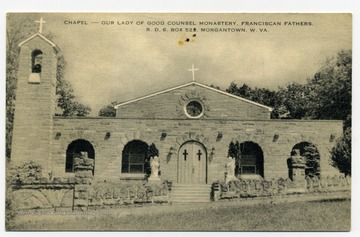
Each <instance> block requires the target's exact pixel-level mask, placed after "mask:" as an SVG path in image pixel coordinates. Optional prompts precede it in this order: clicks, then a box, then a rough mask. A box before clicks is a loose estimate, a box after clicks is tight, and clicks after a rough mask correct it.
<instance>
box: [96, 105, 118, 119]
mask: <svg viewBox="0 0 360 237" xmlns="http://www.w3.org/2000/svg"><path fill="white" fill-rule="evenodd" d="M99 116H100V117H115V116H116V109H115V108H114V104H113V103H111V104H109V105H105V106H104V107H102V108H101V109H100V111H99Z"/></svg>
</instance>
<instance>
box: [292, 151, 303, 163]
mask: <svg viewBox="0 0 360 237" xmlns="http://www.w3.org/2000/svg"><path fill="white" fill-rule="evenodd" d="M290 161H291V164H305V163H306V161H305V159H304V157H302V156H301V155H300V149H294V150H292V152H291V157H290Z"/></svg>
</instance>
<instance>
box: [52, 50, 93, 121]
mask: <svg viewBox="0 0 360 237" xmlns="http://www.w3.org/2000/svg"><path fill="white" fill-rule="evenodd" d="M65 68H66V61H65V59H64V57H63V55H62V54H59V55H58V64H57V71H56V94H57V95H58V101H57V106H58V107H59V108H60V109H61V110H62V112H61V113H57V114H56V115H58V116H80V117H83V116H87V115H88V114H89V113H90V111H91V109H90V107H89V106H87V105H83V104H81V103H79V102H77V101H76V97H75V95H74V90H73V88H72V86H71V84H70V83H69V82H68V81H66V80H64V72H65Z"/></svg>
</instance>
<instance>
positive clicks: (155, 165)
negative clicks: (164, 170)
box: [149, 156, 160, 180]
mask: <svg viewBox="0 0 360 237" xmlns="http://www.w3.org/2000/svg"><path fill="white" fill-rule="evenodd" d="M150 167H151V175H150V177H149V180H159V179H160V178H159V167H160V159H159V157H158V156H154V157H151V158H150Z"/></svg>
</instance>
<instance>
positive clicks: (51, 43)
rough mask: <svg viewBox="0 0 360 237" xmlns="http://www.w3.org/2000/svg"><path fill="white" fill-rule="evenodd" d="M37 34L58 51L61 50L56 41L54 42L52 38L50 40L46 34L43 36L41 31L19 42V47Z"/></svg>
mask: <svg viewBox="0 0 360 237" xmlns="http://www.w3.org/2000/svg"><path fill="white" fill-rule="evenodd" d="M36 36H39V37H40V38H42V39H43V40H45V41H46V42H47V43H48V44H50V45H51V46H52V47H53V48H55V49H56V50H57V51H60V49H59V47H58V46H57V45H56V44H55V43H54V42H52V41H51V40H49V39H48V38H46V37H45V36H43V35H42V34H40V33H36V34H34V35H32V36H30V37H29V38H27V39H26V40H24V41H22V42H21V43H19V44H18V47H21V46H22V45H23V44H25V43H26V42H28V41H30V40H32V39H33V38H35V37H36Z"/></svg>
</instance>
